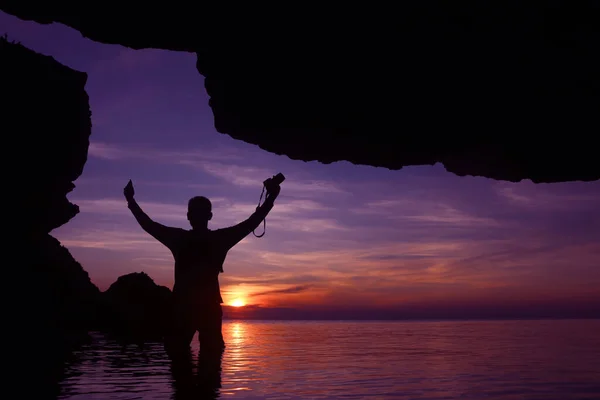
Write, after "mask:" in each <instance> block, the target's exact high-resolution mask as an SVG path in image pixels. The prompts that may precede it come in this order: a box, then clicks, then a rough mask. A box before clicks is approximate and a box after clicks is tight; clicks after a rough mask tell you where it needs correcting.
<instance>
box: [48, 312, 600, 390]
mask: <svg viewBox="0 0 600 400" xmlns="http://www.w3.org/2000/svg"><path fill="white" fill-rule="evenodd" d="M223 330H224V335H225V339H226V342H227V345H228V347H227V350H226V352H225V354H224V355H223V359H222V362H221V363H220V365H219V364H218V363H216V364H210V363H208V364H206V365H205V364H202V363H197V364H194V365H190V367H189V370H188V369H184V370H183V371H178V372H177V371H176V370H175V369H174V368H173V366H172V365H171V363H170V361H169V360H168V359H167V357H166V355H165V353H164V351H163V349H162V345H160V344H157V343H154V344H146V345H144V346H137V345H127V346H125V345H120V344H118V343H117V342H115V341H111V340H109V339H107V338H106V337H104V336H103V335H100V334H93V336H92V341H91V343H89V344H88V345H85V346H83V347H82V348H80V349H78V350H77V351H76V352H74V354H73V356H72V357H71V358H70V361H69V363H68V364H67V365H66V366H65V368H64V373H63V375H62V380H61V381H60V383H59V386H60V397H59V398H61V399H169V398H173V399H183V398H190V397H189V396H190V395H192V394H193V395H194V396H196V397H195V398H217V397H222V398H229V397H232V398H268V399H306V398H310V399H350V398H377V399H381V398H405V399H431V400H433V399H455V398H461V399H500V400H512V399H544V400H551V399H561V400H570V399H598V398H600V334H598V332H600V321H598V320H587V321H569V320H564V321H491V322H487V321H485V322H484V321H480V322H320V321H319V322H225V323H224V325H223ZM193 350H194V352H195V353H196V354H197V352H198V350H199V345H198V343H197V341H196V339H194V343H193Z"/></svg>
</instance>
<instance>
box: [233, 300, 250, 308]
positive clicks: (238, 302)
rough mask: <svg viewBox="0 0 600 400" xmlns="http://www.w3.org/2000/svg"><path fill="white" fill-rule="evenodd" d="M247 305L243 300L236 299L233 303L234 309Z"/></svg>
mask: <svg viewBox="0 0 600 400" xmlns="http://www.w3.org/2000/svg"><path fill="white" fill-rule="evenodd" d="M245 305H246V302H245V301H244V300H242V299H235V300H233V301H232V302H231V306H232V307H243V306H245Z"/></svg>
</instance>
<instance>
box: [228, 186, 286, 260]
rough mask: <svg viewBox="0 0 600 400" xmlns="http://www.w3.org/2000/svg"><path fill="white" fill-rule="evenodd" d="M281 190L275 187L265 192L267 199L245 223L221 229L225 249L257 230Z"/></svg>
mask: <svg viewBox="0 0 600 400" xmlns="http://www.w3.org/2000/svg"><path fill="white" fill-rule="evenodd" d="M280 190H281V188H280V186H279V185H277V186H275V187H273V188H272V189H270V190H269V191H268V192H267V197H266V199H265V202H264V203H263V204H262V205H261V206H260V207H257V209H256V211H255V212H254V213H253V214H252V215H251V216H250V217H249V218H248V219H246V220H245V221H242V222H240V223H239V224H237V225H234V226H231V227H229V228H225V229H221V231H222V232H223V235H224V238H225V239H224V240H225V242H226V243H225V245H226V247H227V248H229V249H230V248H232V247H233V246H235V245H236V244H237V243H239V242H240V241H241V240H242V239H244V238H245V237H246V236H248V235H249V234H250V232H252V231H253V230H255V229H256V228H258V226H259V225H260V223H261V222H262V221H263V220H264V219H265V217H266V216H267V214H269V212H270V211H271V209H272V208H273V205H274V203H275V199H276V198H277V196H279V191H280Z"/></svg>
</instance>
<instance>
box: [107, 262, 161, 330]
mask: <svg viewBox="0 0 600 400" xmlns="http://www.w3.org/2000/svg"><path fill="white" fill-rule="evenodd" d="M102 298H103V304H104V305H105V307H106V315H107V319H106V321H105V324H106V326H105V329H107V330H108V331H110V332H112V333H114V334H116V335H118V336H121V337H129V338H135V339H138V340H139V339H160V338H161V337H162V335H163V334H164V330H165V328H166V327H167V326H168V316H169V305H170V301H171V291H170V290H169V288H167V287H165V286H159V285H157V284H156V283H154V281H153V280H152V278H150V277H149V276H148V275H147V274H145V273H143V272H140V273H138V272H134V273H131V274H127V275H123V276H121V277H119V278H118V279H117V281H116V282H114V283H113V284H112V285H110V287H109V288H108V290H107V291H106V292H104V293H103V294H102Z"/></svg>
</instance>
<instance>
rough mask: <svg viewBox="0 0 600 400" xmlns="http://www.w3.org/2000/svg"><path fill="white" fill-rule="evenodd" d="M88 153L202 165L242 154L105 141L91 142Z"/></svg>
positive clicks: (96, 156)
mask: <svg viewBox="0 0 600 400" xmlns="http://www.w3.org/2000/svg"><path fill="white" fill-rule="evenodd" d="M88 154H89V156H91V157H95V158H99V159H106V160H127V159H140V160H146V161H150V162H153V163H163V164H173V165H187V166H202V165H204V163H208V164H211V161H214V160H239V159H241V155H240V154H239V153H238V152H237V151H235V150H234V149H231V148H224V147H217V148H214V147H211V149H210V150H198V149H194V150H179V151H173V150H163V149H155V148H149V147H135V148H132V147H126V146H117V145H114V144H110V143H104V142H96V141H92V142H90V146H89V148H88Z"/></svg>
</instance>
